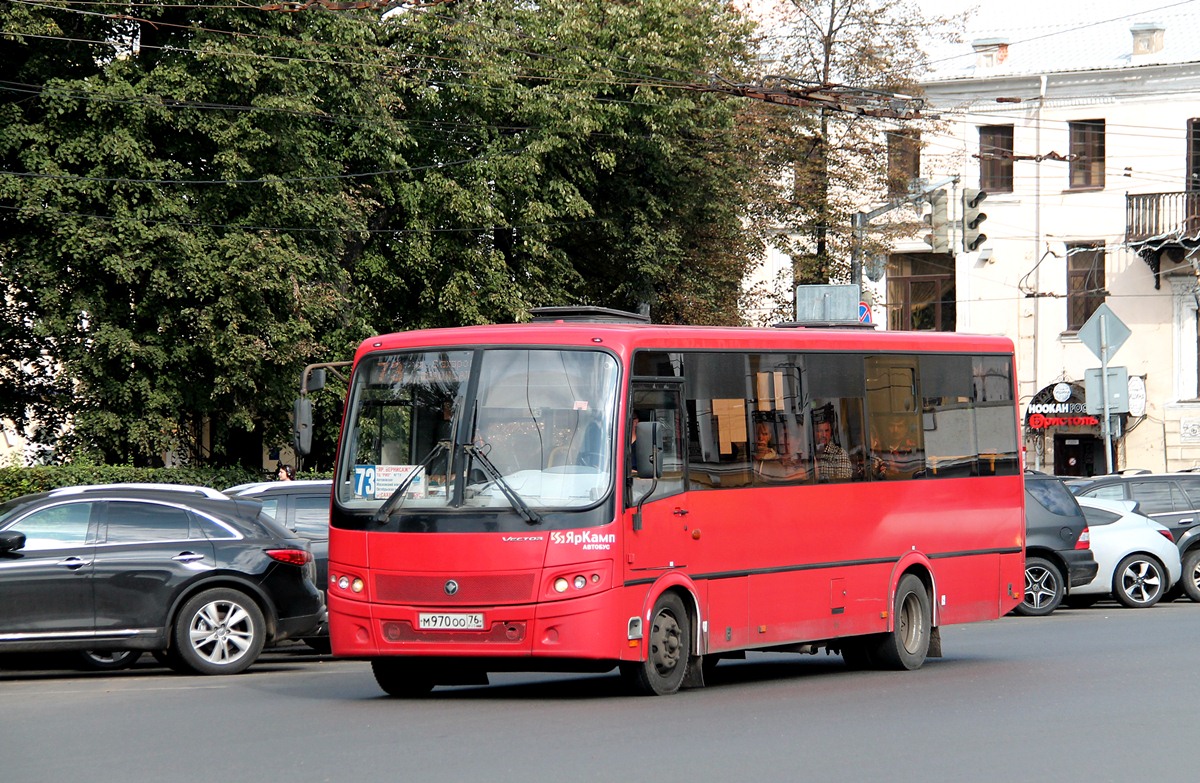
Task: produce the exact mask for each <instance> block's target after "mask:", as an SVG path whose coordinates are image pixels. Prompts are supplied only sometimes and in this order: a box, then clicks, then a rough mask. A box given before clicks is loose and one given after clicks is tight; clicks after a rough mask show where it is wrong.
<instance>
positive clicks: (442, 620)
mask: <svg viewBox="0 0 1200 783" xmlns="http://www.w3.org/2000/svg"><path fill="white" fill-rule="evenodd" d="M417 627H418V628H420V629H421V630H422V631H482V630H483V613H482V612H470V613H450V612H420V613H418V614H417Z"/></svg>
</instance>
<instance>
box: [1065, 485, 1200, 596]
mask: <svg viewBox="0 0 1200 783" xmlns="http://www.w3.org/2000/svg"><path fill="white" fill-rule="evenodd" d="M1067 486H1068V488H1070V490H1071V491H1072V492H1074V493H1075V494H1076V495H1079V496H1081V497H1089V498H1101V499H1107V500H1136V501H1137V503H1138V513H1139V514H1145V515H1146V516H1148V517H1150V518H1151V519H1153V520H1154V521H1155V522H1157V523H1158V524H1160V525H1162V526H1163V527H1165V528H1166V529H1167V530H1170V531H1171V535H1173V536H1174V537H1175V544H1176V545H1177V546H1178V547H1179V558H1180V560H1181V561H1182V562H1183V577H1182V578H1180V580H1179V585H1180V587H1182V589H1183V592H1184V593H1186V594H1187V596H1188V598H1190V599H1192V600H1193V601H1200V474H1196V473H1138V474H1134V475H1130V474H1125V475H1115V474H1114V475H1107V476H1092V477H1091V478H1082V479H1070V480H1068V481H1067Z"/></svg>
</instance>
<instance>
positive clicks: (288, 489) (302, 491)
mask: <svg viewBox="0 0 1200 783" xmlns="http://www.w3.org/2000/svg"><path fill="white" fill-rule="evenodd" d="M332 491H333V481H331V480H330V479H313V480H298V481H262V482H257V483H253V484H239V485H237V486H236V487H229V488H228V489H226V490H224V492H225V494H226V495H229V496H230V497H239V498H253V499H254V500H257V501H259V502H261V503H262V504H263V511H264V512H266V513H267V515H268V516H270V517H271V518H272V519H274V520H275V521H276V522H278V523H279V524H281V525H283V526H284V527H285V528H287V529H288V530H290V531H292V532H293V533H295V534H296V535H299V536H302V537H303V538H305V539H307V540H308V543H309V546H310V547H311V549H312V553H313V560H314V562H315V563H316V567H317V580H316V581H317V587H319V588H320V589H321V592H322V593H324V592H325V589H326V587H327V584H326V583H327V582H328V581H329V495H330V493H331V492H332ZM304 643H305V644H307V645H308V646H309V647H311V648H313V649H314V650H316V651H317V652H329V635H328V629H327V628H326V627H325V626H324V624H322V626H321V627H320V628H319V629H317V631H316V633H314V634H313V635H311V636H306V637H305V638H304Z"/></svg>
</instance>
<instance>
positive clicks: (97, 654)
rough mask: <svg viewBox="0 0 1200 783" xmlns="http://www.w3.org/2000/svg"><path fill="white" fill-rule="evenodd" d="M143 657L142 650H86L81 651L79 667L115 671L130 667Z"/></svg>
mask: <svg viewBox="0 0 1200 783" xmlns="http://www.w3.org/2000/svg"><path fill="white" fill-rule="evenodd" d="M141 657H142V651H141V650H84V651H83V652H81V653H79V667H80V668H81V669H90V670H92V671H106V672H113V671H118V670H120V669H128V668H129V667H130V666H133V665H134V664H135V663H137V662H138V658H141Z"/></svg>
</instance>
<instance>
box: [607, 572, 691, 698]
mask: <svg viewBox="0 0 1200 783" xmlns="http://www.w3.org/2000/svg"><path fill="white" fill-rule="evenodd" d="M645 644H646V648H647V649H646V660H644V661H640V662H637V661H635V662H629V663H623V664H621V676H622V677H623V678H624V679H625V681H626V683H628V684H629V686H630V687H631V688H632V689H633V691H634V692H635V693H639V694H642V695H645V696H668V695H670V694H672V693H675V692H676V691H677V690H679V687H680V686H681V685H682V684H683V677H684V675H685V674H687V667H688V658H689V655H690V653H689V650H690V647H691V622H690V621H689V619H688V613H687V609H686V608H684V605H683V601H682V600H680V598H679V596H678V595H676V594H675V593H664V594H663V595H662V596H661V597H660V598H659V599H658V601H657V602H656V603H655V604H654V611H653V612H651V613H650V624H649V628H648V632H647V634H646V636H645Z"/></svg>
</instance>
